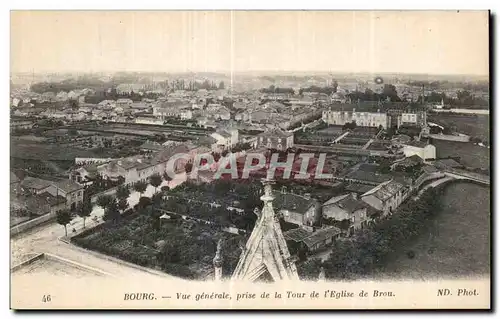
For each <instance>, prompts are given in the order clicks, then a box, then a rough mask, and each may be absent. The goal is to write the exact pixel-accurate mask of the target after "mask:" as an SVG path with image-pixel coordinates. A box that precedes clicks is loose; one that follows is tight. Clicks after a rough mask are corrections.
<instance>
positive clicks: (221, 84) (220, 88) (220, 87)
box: [219, 81, 225, 90]
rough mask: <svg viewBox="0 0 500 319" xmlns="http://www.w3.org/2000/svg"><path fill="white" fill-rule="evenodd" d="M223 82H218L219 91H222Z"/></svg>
mask: <svg viewBox="0 0 500 319" xmlns="http://www.w3.org/2000/svg"><path fill="white" fill-rule="evenodd" d="M224 87H225V86H224V81H220V83H219V90H224Z"/></svg>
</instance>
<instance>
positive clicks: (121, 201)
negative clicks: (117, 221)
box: [118, 198, 128, 214]
mask: <svg viewBox="0 0 500 319" xmlns="http://www.w3.org/2000/svg"><path fill="white" fill-rule="evenodd" d="M127 208H128V201H127V199H126V198H120V199H119V200H118V209H119V210H120V211H121V212H122V214H123V212H124V211H125V210H127Z"/></svg>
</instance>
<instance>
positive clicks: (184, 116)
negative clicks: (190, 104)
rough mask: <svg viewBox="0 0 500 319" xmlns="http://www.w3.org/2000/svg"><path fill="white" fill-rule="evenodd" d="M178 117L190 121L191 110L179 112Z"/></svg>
mask: <svg viewBox="0 0 500 319" xmlns="http://www.w3.org/2000/svg"><path fill="white" fill-rule="evenodd" d="M180 117H181V120H190V119H192V118H193V112H192V111H191V110H181V112H180Z"/></svg>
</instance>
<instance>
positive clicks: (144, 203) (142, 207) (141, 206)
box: [136, 196, 151, 211]
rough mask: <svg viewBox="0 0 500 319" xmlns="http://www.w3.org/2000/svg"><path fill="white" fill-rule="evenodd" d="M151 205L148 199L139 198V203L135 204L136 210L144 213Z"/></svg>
mask: <svg viewBox="0 0 500 319" xmlns="http://www.w3.org/2000/svg"><path fill="white" fill-rule="evenodd" d="M150 205H151V198H149V197H144V196H143V197H141V198H139V203H137V206H136V207H137V210H141V211H144V210H145V209H146V208H147V207H148V206H150Z"/></svg>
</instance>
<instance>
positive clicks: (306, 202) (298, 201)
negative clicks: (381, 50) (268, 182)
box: [273, 192, 314, 214]
mask: <svg viewBox="0 0 500 319" xmlns="http://www.w3.org/2000/svg"><path fill="white" fill-rule="evenodd" d="M273 196H274V202H273V206H274V207H276V209H280V210H281V209H284V210H288V211H293V212H296V213H299V214H304V213H305V212H306V211H307V210H308V209H309V207H310V206H311V205H313V204H314V200H313V199H306V198H305V197H303V196H300V195H297V194H292V193H282V192H273Z"/></svg>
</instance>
